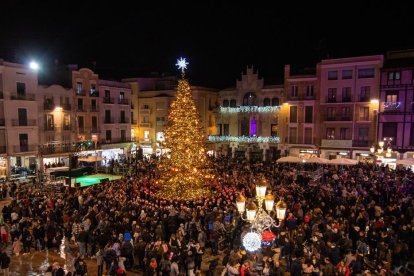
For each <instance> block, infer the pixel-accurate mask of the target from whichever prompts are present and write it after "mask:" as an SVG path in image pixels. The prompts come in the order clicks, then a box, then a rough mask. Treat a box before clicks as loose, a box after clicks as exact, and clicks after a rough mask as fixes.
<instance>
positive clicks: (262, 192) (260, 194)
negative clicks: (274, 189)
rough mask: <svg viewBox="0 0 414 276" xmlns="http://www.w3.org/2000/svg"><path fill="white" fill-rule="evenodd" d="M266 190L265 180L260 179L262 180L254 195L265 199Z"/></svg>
mask: <svg viewBox="0 0 414 276" xmlns="http://www.w3.org/2000/svg"><path fill="white" fill-rule="evenodd" d="M266 188H267V183H266V179H265V178H262V180H261V181H260V183H259V184H257V185H256V195H257V196H258V197H261V198H263V197H265V195H266Z"/></svg>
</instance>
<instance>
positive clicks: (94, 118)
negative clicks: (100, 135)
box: [92, 116, 98, 130]
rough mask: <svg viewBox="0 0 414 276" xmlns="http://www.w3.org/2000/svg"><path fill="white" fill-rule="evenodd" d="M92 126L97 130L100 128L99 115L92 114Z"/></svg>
mask: <svg viewBox="0 0 414 276" xmlns="http://www.w3.org/2000/svg"><path fill="white" fill-rule="evenodd" d="M92 128H93V129H94V130H96V129H97V128H98V117H96V116H92Z"/></svg>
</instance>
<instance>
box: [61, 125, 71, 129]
mask: <svg viewBox="0 0 414 276" xmlns="http://www.w3.org/2000/svg"><path fill="white" fill-rule="evenodd" d="M63 130H72V126H71V125H63Z"/></svg>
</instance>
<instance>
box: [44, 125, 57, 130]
mask: <svg viewBox="0 0 414 276" xmlns="http://www.w3.org/2000/svg"><path fill="white" fill-rule="evenodd" d="M44 130H45V131H54V130H55V126H54V125H45V127H44Z"/></svg>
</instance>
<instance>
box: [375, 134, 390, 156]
mask: <svg viewBox="0 0 414 276" xmlns="http://www.w3.org/2000/svg"><path fill="white" fill-rule="evenodd" d="M392 141H393V138H392V137H385V138H384V139H383V140H382V141H379V142H378V147H377V148H375V145H373V146H372V147H371V148H370V151H371V153H372V154H375V156H377V157H380V158H383V157H384V156H385V157H386V158H390V157H391V156H392Z"/></svg>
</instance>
